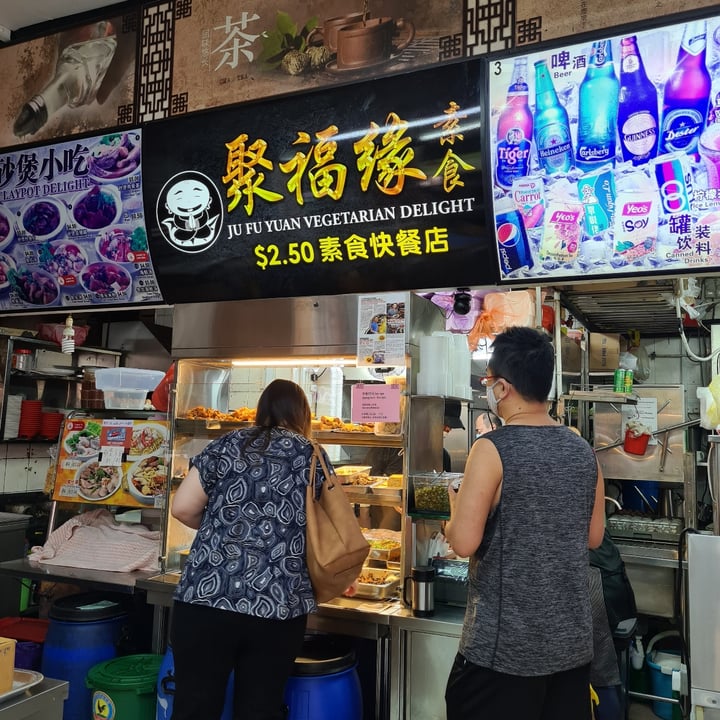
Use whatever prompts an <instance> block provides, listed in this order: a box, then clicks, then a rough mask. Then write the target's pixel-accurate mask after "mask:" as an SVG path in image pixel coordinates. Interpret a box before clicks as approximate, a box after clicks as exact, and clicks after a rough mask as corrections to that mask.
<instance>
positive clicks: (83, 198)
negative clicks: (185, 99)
mask: <svg viewBox="0 0 720 720" xmlns="http://www.w3.org/2000/svg"><path fill="white" fill-rule="evenodd" d="M141 153H142V134H141V131H140V130H132V131H127V132H117V133H111V134H107V135H102V136H97V137H91V138H84V139H82V140H73V141H70V142H65V143H60V144H57V145H48V146H42V147H35V148H29V149H24V150H18V151H16V152H12V153H7V154H4V155H0V310H2V311H7V310H9V311H14V310H17V311H27V310H34V311H37V310H45V309H52V308H56V307H66V308H79V307H93V306H111V305H130V304H137V303H159V302H162V296H161V294H160V291H159V289H158V285H157V281H156V279H155V272H154V270H153V266H152V264H151V261H150V249H149V247H148V239H147V232H146V229H145V212H144V208H143V196H142V175H141Z"/></svg>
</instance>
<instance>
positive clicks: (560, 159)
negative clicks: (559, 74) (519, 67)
mask: <svg viewBox="0 0 720 720" xmlns="http://www.w3.org/2000/svg"><path fill="white" fill-rule="evenodd" d="M534 135H535V147H536V149H537V154H538V162H539V164H540V167H541V169H543V170H545V172H546V173H547V174H548V175H557V174H559V173H566V172H568V170H570V169H571V168H572V166H573V147H572V137H571V135H570V123H569V122H568V114H567V110H565V108H564V107H563V106H562V105H561V104H560V101H559V100H558V96H557V93H556V92H555V86H554V85H553V81H552V78H551V77H550V71H549V70H548V67H547V62H546V61H545V60H538V61H537V62H536V63H535V128H534Z"/></svg>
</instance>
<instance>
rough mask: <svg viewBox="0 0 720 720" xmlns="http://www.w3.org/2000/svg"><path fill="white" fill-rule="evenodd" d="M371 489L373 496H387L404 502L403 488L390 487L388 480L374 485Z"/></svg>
mask: <svg viewBox="0 0 720 720" xmlns="http://www.w3.org/2000/svg"><path fill="white" fill-rule="evenodd" d="M370 488H371V490H370V492H372V494H373V495H385V496H387V497H392V498H396V499H397V500H398V502H399V501H400V500H402V488H395V487H388V485H387V478H385V479H384V480H380V481H378V482H376V483H373V484H372V485H371V486H370Z"/></svg>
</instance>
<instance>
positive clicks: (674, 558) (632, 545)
mask: <svg viewBox="0 0 720 720" xmlns="http://www.w3.org/2000/svg"><path fill="white" fill-rule="evenodd" d="M615 546H616V547H617V549H618V551H619V552H620V555H621V557H622V559H623V560H624V561H625V563H632V564H634V565H650V566H655V567H669V568H673V569H674V570H677V567H678V548H677V545H673V544H672V543H658V542H645V541H642V540H633V541H631V542H628V541H625V542H623V540H620V539H617V540H615ZM683 568H685V569H687V560H683Z"/></svg>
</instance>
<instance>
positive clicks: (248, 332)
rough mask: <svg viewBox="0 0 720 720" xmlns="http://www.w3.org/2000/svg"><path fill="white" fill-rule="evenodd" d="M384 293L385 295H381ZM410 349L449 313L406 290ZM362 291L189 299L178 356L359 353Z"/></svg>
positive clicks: (177, 321) (183, 307)
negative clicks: (204, 300)
mask: <svg viewBox="0 0 720 720" xmlns="http://www.w3.org/2000/svg"><path fill="white" fill-rule="evenodd" d="M382 295H383V294H382V293H380V296H382ZM403 295H404V297H405V305H406V313H407V317H408V318H412V319H411V320H409V319H408V320H407V322H406V337H405V345H406V348H405V351H406V353H407V354H409V355H411V356H413V357H414V356H416V354H417V352H418V347H419V344H420V340H419V339H420V337H421V336H422V335H426V334H429V333H431V332H432V331H433V330H441V329H443V327H444V316H443V315H442V313H441V312H440V310H439V308H438V307H437V306H435V305H433V303H431V302H430V301H429V300H426V299H424V298H422V297H419V296H418V295H415V294H414V293H404V294H403ZM359 297H360V296H358V295H329V296H316V297H300V298H269V299H266V300H237V301H233V302H212V303H187V304H180V305H176V306H175V307H174V309H173V333H172V354H173V357H175V358H232V357H245V358H267V357H302V356H316V355H322V356H334V355H338V356H343V355H344V356H348V355H355V354H356V353H357V341H358V330H357V328H358V302H359Z"/></svg>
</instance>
